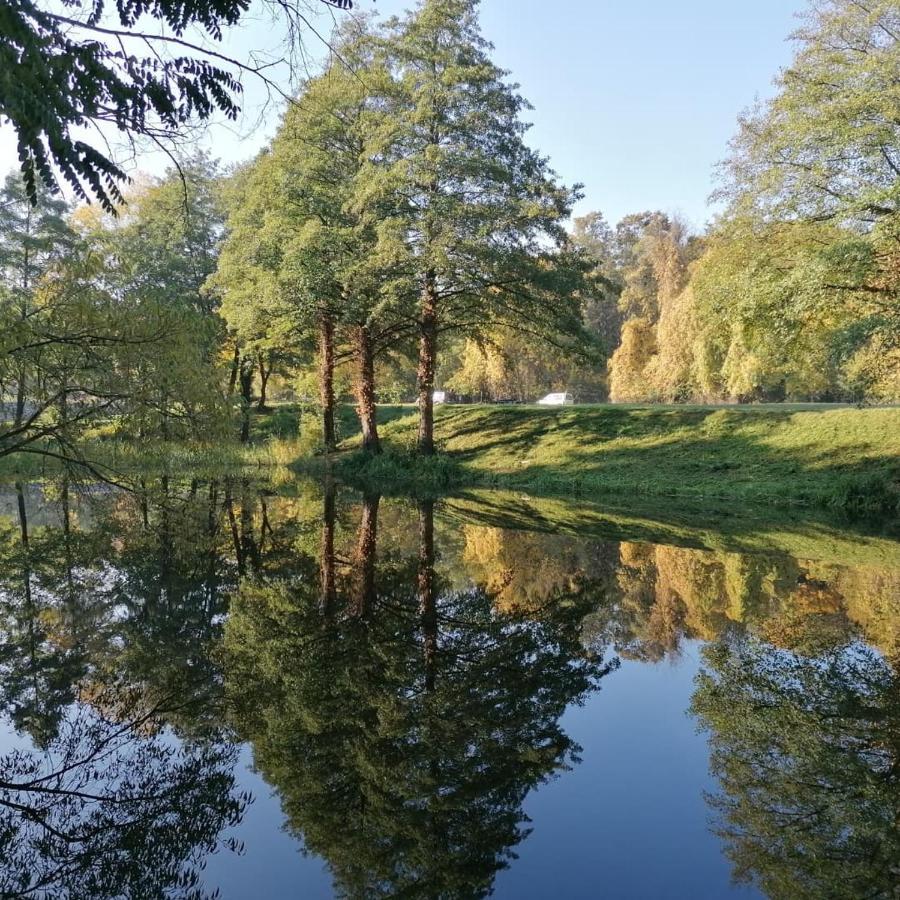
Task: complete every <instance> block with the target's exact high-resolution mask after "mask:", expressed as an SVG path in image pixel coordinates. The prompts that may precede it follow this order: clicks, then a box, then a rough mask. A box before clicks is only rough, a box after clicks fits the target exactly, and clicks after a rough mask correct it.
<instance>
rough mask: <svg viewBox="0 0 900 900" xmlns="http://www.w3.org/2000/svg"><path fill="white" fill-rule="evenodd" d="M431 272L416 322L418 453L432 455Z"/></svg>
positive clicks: (433, 293)
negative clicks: (417, 324) (418, 318)
mask: <svg viewBox="0 0 900 900" xmlns="http://www.w3.org/2000/svg"><path fill="white" fill-rule="evenodd" d="M435 281H436V276H435V272H434V270H433V269H429V270H428V271H427V272H426V273H425V285H424V287H423V288H422V306H421V318H420V321H419V368H418V372H417V383H418V389H419V435H418V448H419V453H421V454H423V455H425V456H430V455H431V454H433V453H434V371H435V365H436V361H437V287H436V284H435Z"/></svg>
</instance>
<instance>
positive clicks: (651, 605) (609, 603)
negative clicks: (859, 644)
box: [585, 543, 900, 662]
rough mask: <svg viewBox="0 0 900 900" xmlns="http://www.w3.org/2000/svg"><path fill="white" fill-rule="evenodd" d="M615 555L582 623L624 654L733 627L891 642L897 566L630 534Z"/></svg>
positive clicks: (895, 646) (672, 650) (899, 624)
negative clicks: (689, 544)
mask: <svg viewBox="0 0 900 900" xmlns="http://www.w3.org/2000/svg"><path fill="white" fill-rule="evenodd" d="M618 556H619V564H618V567H617V571H616V574H615V577H614V579H613V580H612V581H611V583H610V584H609V587H608V589H607V591H606V596H605V598H603V599H602V601H601V602H600V603H599V604H598V607H597V610H596V611H595V612H594V613H593V614H592V615H591V616H589V618H588V619H587V620H586V622H585V632H586V637H587V638H588V639H589V640H590V639H591V638H594V637H598V638H599V639H600V640H601V642H604V641H608V642H610V643H611V644H612V645H613V646H614V647H615V648H616V651H617V652H619V653H621V655H623V656H625V657H627V658H632V659H639V660H643V661H649V662H656V661H658V660H661V659H664V658H666V657H672V656H677V655H678V653H679V652H680V648H681V644H682V641H684V640H685V639H700V640H707V641H711V640H715V639H717V638H718V637H719V635H721V634H723V633H725V632H727V631H730V630H734V629H735V628H737V629H738V630H748V631H750V632H752V633H755V634H757V635H759V636H761V637H764V638H765V639H766V640H768V641H769V642H771V643H774V644H777V645H778V646H781V647H784V648H787V649H795V650H798V651H800V652H804V653H806V654H814V653H815V652H817V651H818V650H820V649H827V648H829V647H832V646H834V645H835V644H836V643H845V642H846V641H848V640H850V639H851V638H852V637H854V636H857V635H858V636H861V637H864V638H865V639H867V640H869V641H871V642H873V643H875V644H876V645H877V646H879V647H880V648H882V649H883V650H884V651H885V652H887V653H889V654H890V653H894V652H896V651H897V650H900V568H897V567H894V568H890V567H884V568H879V567H877V566H856V567H853V566H841V565H836V564H827V563H820V562H816V561H809V560H797V559H795V558H793V557H791V556H789V555H787V554H782V553H778V554H776V553H772V554H739V553H728V552H722V551H714V550H697V549H691V548H686V547H672V546H664V545H652V544H631V543H622V544H620V545H619V546H618Z"/></svg>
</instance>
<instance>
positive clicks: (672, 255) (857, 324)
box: [448, 0, 900, 402]
mask: <svg viewBox="0 0 900 900" xmlns="http://www.w3.org/2000/svg"><path fill="white" fill-rule="evenodd" d="M898 36H900V9H898V7H897V4H896V3H895V2H893V0H865V2H856V0H853V2H851V0H826V2H822V3H816V4H814V5H813V8H812V10H811V11H810V12H809V14H808V15H807V16H806V17H805V19H804V21H803V25H802V27H801V28H800V29H799V30H798V31H797V32H796V33H795V35H794V39H795V42H796V46H797V51H796V54H795V57H794V59H793V62H792V63H791V65H790V66H789V67H788V68H787V69H785V70H784V71H783V72H782V73H781V75H780V77H779V79H778V82H777V92H776V94H775V96H774V97H773V99H772V100H771V101H770V102H768V103H766V104H761V105H759V106H758V107H757V108H755V109H753V110H752V111H751V112H750V113H748V114H747V115H745V116H744V117H742V118H741V120H740V125H739V130H738V134H737V136H736V138H735V139H734V141H733V143H732V146H731V148H730V153H729V155H728V158H727V159H726V161H725V162H724V163H723V165H722V167H721V172H720V176H721V177H720V185H719V191H718V193H717V197H718V199H719V200H721V201H724V211H723V212H722V213H721V215H720V216H719V217H718V218H717V220H716V221H715V222H714V223H713V224H712V225H711V226H710V228H709V229H708V230H707V231H706V232H705V233H704V234H691V233H690V231H689V230H688V229H687V228H686V226H685V225H684V223H682V222H680V221H678V219H677V218H676V217H673V216H669V215H666V214H665V213H663V212H659V211H648V212H643V213H638V214H635V215H630V216H626V217H625V218H624V219H623V220H622V221H621V222H619V223H618V224H617V225H616V226H615V228H613V227H611V226H610V225H609V223H607V221H606V220H605V219H604V217H603V215H602V214H601V213H598V212H595V213H591V214H589V215H587V216H584V217H582V218H580V219H578V220H576V222H575V229H574V234H573V238H574V240H575V242H576V244H577V245H578V246H579V247H581V248H582V249H583V250H584V251H585V252H586V253H587V254H588V255H589V256H590V257H591V258H592V259H593V260H594V262H595V265H596V270H595V275H596V276H597V280H598V282H599V285H600V286H601V289H600V290H597V289H596V288H595V290H594V293H593V294H592V296H591V297H590V298H587V299H586V300H585V302H584V303H583V309H582V312H583V315H584V320H585V324H586V326H587V327H588V328H589V329H590V330H591V332H592V335H593V336H594V338H595V339H596V340H598V341H599V342H600V343H601V345H602V346H604V347H605V348H606V350H607V352H608V353H609V354H611V356H610V358H609V361H608V366H607V367H606V369H605V371H604V369H603V367H600V368H599V369H598V368H596V367H591V368H585V367H583V366H575V367H573V366H572V365H571V363H567V362H566V361H565V360H561V359H560V357H559V355H558V354H556V353H553V352H552V351H550V352H548V351H547V350H545V349H542V348H540V347H536V346H535V345H534V344H533V343H530V344H529V343H528V342H523V341H521V340H520V339H519V338H518V337H517V336H515V335H509V334H498V335H495V336H494V340H493V341H491V342H490V343H488V344H485V343H484V342H482V343H481V344H476V343H474V342H469V343H468V344H466V346H465V347H464V349H463V352H462V354H461V359H460V364H459V365H458V367H456V369H455V370H454V371H453V372H451V373H448V374H449V383H450V385H451V386H453V387H456V388H457V389H459V390H461V391H463V392H465V393H479V392H481V393H485V394H487V395H489V396H500V395H503V394H509V395H513V396H517V397H520V398H521V399H526V398H527V397H528V396H531V397H532V398H533V397H534V396H535V395H536V393H537V392H538V391H539V390H541V389H543V388H548V389H549V387H550V386H551V384H552V386H553V387H556V389H562V387H563V386H568V387H569V388H570V389H571V390H573V392H574V393H575V394H576V396H577V397H579V398H580V399H583V400H592V399H605V398H606V397H609V399H611V400H613V401H617V402H620V401H621V402H640V401H658V402H677V401H686V400H694V401H698V400H699V401H739V402H754V401H763V400H767V401H779V400H786V399H787V400H823V401H824V400H850V401H861V400H870V401H896V400H898V399H900V149H898V148H900V97H898V89H897V72H898V71H900V45H898Z"/></svg>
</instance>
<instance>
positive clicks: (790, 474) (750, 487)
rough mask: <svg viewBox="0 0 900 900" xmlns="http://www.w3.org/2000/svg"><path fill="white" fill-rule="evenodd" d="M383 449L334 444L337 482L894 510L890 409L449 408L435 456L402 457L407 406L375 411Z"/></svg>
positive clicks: (898, 437)
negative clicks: (374, 453)
mask: <svg viewBox="0 0 900 900" xmlns="http://www.w3.org/2000/svg"><path fill="white" fill-rule="evenodd" d="M383 415H384V418H385V424H384V425H383V427H382V438H383V443H384V447H385V453H384V454H382V456H380V457H378V458H374V459H369V458H367V457H365V456H364V455H363V454H362V453H360V452H359V450H358V449H357V442H356V439H355V438H350V439H348V440H347V441H346V442H345V445H344V447H345V449H346V452H345V453H343V454H341V455H340V456H339V458H338V461H337V468H338V474H339V475H341V476H342V477H345V478H347V479H349V480H351V481H361V480H372V481H375V482H381V483H386V484H391V483H397V484H399V485H402V486H411V487H423V486H424V487H427V486H429V485H430V486H434V487H457V486H464V485H480V486H492V487H501V488H507V489H513V490H522V491H528V492H530V493H534V494H541V495H562V494H570V495H578V496H586V497H593V496H599V495H604V494H615V495H620V496H621V495H632V496H634V495H641V496H658V497H679V498H686V499H691V500H716V501H727V502H734V503H741V504H752V505H759V506H763V505H776V506H823V507H833V508H840V509H848V510H878V511H881V512H887V513H895V514H896V513H897V512H898V510H900V409H898V408H878V409H856V408H849V407H837V408H836V407H830V406H822V407H815V406H803V407H793V406H776V405H772V406H748V407H698V406H677V407H676V406H612V405H606V406H578V407H562V408H546V407H531V406H457V407H453V406H448V407H442V408H440V409H439V410H438V411H437V415H436V423H435V424H436V438H437V442H438V446H439V448H440V453H439V455H438V456H437V457H436V458H435V459H431V460H421V459H419V458H417V457H416V456H415V455H414V454H413V453H412V452H411V448H412V447H413V445H414V441H415V426H416V415H415V410H414V409H408V410H406V411H405V412H404V411H403V410H402V409H398V408H397V407H387V408H385V410H384V411H383Z"/></svg>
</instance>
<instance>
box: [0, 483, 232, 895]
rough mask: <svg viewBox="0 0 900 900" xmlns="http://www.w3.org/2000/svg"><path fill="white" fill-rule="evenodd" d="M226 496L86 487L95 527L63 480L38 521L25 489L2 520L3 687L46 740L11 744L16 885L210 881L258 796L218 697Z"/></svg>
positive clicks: (4, 793)
mask: <svg viewBox="0 0 900 900" xmlns="http://www.w3.org/2000/svg"><path fill="white" fill-rule="evenodd" d="M222 494H223V492H222V490H221V489H220V488H219V487H218V486H217V485H208V486H204V487H202V488H201V486H199V485H197V484H192V485H190V486H183V487H182V488H181V489H179V490H177V491H176V490H174V489H172V488H171V487H170V485H169V484H168V482H166V481H165V479H164V480H163V481H162V483H161V484H159V485H154V486H153V487H152V488H150V487H148V488H147V489H146V490H145V491H144V492H142V493H140V494H134V495H131V494H107V495H104V496H101V497H96V498H94V500H88V499H86V498H82V499H83V501H84V504H85V508H87V507H89V508H90V515H91V528H90V529H89V530H81V529H79V528H77V527H75V523H76V520H77V514H76V513H75V512H74V511H73V508H72V504H71V503H70V499H71V498H70V492H69V486H68V485H67V484H66V483H65V482H63V483H62V484H61V485H59V486H56V487H54V486H48V487H47V488H46V489H45V491H44V495H45V497H46V498H48V500H47V502H46V503H45V504H44V508H43V509H39V510H38V512H39V515H37V516H34V515H32V516H31V518H36V519H38V520H40V521H42V522H43V524H41V525H40V526H38V527H34V526H32V525H31V522H30V515H29V512H30V511H29V508H28V506H29V503H27V502H26V494H25V492H24V491H23V490H22V488H21V487H19V488H18V489H17V491H16V496H15V506H14V510H15V520H14V522H13V523H11V524H10V525H8V526H5V527H4V528H3V531H2V535H0V536H2V544H0V553H2V556H3V559H2V562H3V565H2V572H3V575H2V580H0V613H2V617H3V620H2V623H3V629H4V632H5V638H6V640H5V641H4V643H3V646H2V650H0V686H2V709H3V711H4V712H6V714H7V715H8V716H9V718H10V720H11V722H12V724H13V725H14V726H15V728H16V730H17V731H19V732H20V733H22V734H25V733H27V734H28V736H29V737H31V739H32V740H33V741H34V744H35V745H36V749H35V750H28V749H21V750H18V751H17V752H15V753H12V754H9V755H7V756H6V757H4V758H2V759H0V859H2V865H0V895H2V896H19V895H27V896H43V897H72V898H76V897H77V898H82V897H117V896H124V895H128V896H140V897H145V896H173V895H177V896H200V895H201V892H200V890H199V888H198V877H199V876H198V872H199V869H200V867H201V864H202V860H203V858H204V857H205V856H206V855H208V853H209V852H211V851H212V850H213V849H214V848H215V847H216V845H217V842H218V835H219V834H220V832H221V831H222V829H224V828H227V827H229V826H231V825H234V824H235V823H236V822H237V821H238V820H239V819H240V816H241V812H242V810H243V807H244V806H245V805H246V801H247V798H246V797H242V796H239V795H237V794H236V792H235V788H234V780H233V775H232V770H233V767H234V763H235V753H234V751H233V749H232V748H231V745H230V744H229V743H227V742H226V741H225V739H224V737H223V736H222V735H221V734H220V733H219V730H218V725H217V721H216V720H217V715H216V713H215V706H216V702H215V701H216V695H217V693H218V686H219V685H220V679H219V678H218V676H217V667H216V665H215V663H214V661H213V659H212V654H211V650H212V647H213V646H214V644H215V642H217V640H218V637H219V634H220V631H221V624H220V620H221V616H222V613H223V612H224V610H225V597H224V594H223V587H227V583H228V580H229V567H228V566H229V564H228V562H227V557H226V554H227V537H225V536H224V534H223V532H222V528H221V522H222V521H223V520H224V518H225V514H224V506H223V499H222ZM33 496H34V495H33V494H32V495H30V496H29V502H30V503H31V504H33V503H34V500H33V499H32V498H33ZM32 512H33V511H32ZM57 513H58V514H59V515H58V524H55V523H56V519H57V515H56V514H57ZM48 521H49V522H51V523H53V524H47V522H48ZM223 544H224V545H225V546H224V547H223ZM231 577H232V580H233V576H231ZM76 701H77V703H76ZM167 726H173V727H174V728H176V729H177V731H178V732H179V733H181V734H189V735H194V736H201V737H202V739H201V740H199V741H196V742H193V743H190V744H182V743H179V742H178V741H177V740H175V738H174V737H173V736H172V735H171V734H170V733H169V731H168V729H167Z"/></svg>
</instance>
